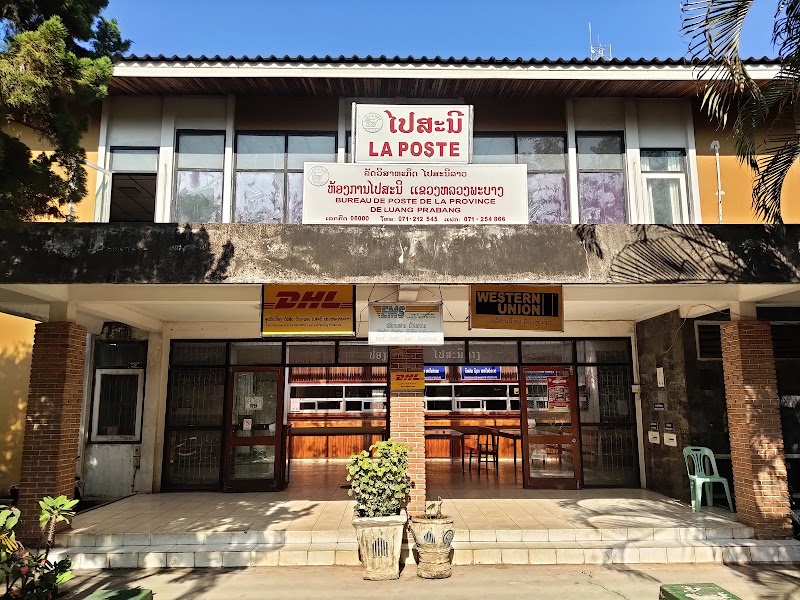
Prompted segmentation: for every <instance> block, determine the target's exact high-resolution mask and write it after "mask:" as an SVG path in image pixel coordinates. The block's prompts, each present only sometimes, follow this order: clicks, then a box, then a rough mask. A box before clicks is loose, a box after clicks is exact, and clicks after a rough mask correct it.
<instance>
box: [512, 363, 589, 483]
mask: <svg viewBox="0 0 800 600" xmlns="http://www.w3.org/2000/svg"><path fill="white" fill-rule="evenodd" d="M520 375H521V380H520V387H521V388H522V389H521V392H522V403H521V404H522V405H521V409H522V410H521V416H522V438H523V443H522V454H523V457H524V468H523V484H524V487H526V488H551V489H580V487H581V453H580V438H579V435H580V427H579V425H578V401H577V394H576V382H575V369H574V367H565V366H556V367H523V368H522V372H521V374H520Z"/></svg>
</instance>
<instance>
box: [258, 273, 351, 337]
mask: <svg viewBox="0 0 800 600" xmlns="http://www.w3.org/2000/svg"><path fill="white" fill-rule="evenodd" d="M355 297H356V291H355V286H353V285H273V284H266V285H264V286H262V291H261V335H262V336H263V337H266V336H276V335H282V336H294V335H297V336H303V335H342V336H354V335H355Z"/></svg>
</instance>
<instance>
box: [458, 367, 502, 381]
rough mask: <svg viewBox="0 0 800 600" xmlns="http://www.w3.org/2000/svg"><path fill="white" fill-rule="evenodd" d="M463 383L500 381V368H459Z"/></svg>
mask: <svg viewBox="0 0 800 600" xmlns="http://www.w3.org/2000/svg"><path fill="white" fill-rule="evenodd" d="M459 371H460V372H461V380H462V381H476V380H481V381H500V367H459Z"/></svg>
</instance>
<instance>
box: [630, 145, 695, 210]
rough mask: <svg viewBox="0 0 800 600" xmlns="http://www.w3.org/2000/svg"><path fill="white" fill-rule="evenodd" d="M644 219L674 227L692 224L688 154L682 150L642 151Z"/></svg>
mask: <svg viewBox="0 0 800 600" xmlns="http://www.w3.org/2000/svg"><path fill="white" fill-rule="evenodd" d="M641 161H642V181H643V185H644V199H645V207H644V211H645V212H644V219H645V220H646V221H647V222H648V223H658V224H662V225H672V224H676V223H688V222H689V210H688V205H687V202H686V197H687V192H686V154H685V152H684V151H683V150H642V151H641Z"/></svg>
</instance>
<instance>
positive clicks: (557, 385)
mask: <svg viewBox="0 0 800 600" xmlns="http://www.w3.org/2000/svg"><path fill="white" fill-rule="evenodd" d="M547 403H548V409H549V410H551V411H555V412H569V381H568V380H567V378H566V377H548V378H547Z"/></svg>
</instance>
